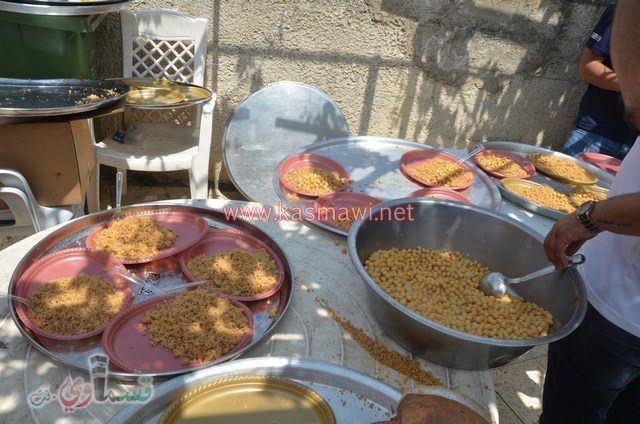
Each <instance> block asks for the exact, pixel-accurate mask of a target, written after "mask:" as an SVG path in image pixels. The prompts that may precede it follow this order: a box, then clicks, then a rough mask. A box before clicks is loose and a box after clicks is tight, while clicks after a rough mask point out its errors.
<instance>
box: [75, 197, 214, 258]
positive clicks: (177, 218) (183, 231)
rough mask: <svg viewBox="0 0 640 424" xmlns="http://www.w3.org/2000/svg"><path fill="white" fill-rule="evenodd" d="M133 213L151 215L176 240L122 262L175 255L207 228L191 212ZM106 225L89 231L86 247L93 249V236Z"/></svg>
mask: <svg viewBox="0 0 640 424" xmlns="http://www.w3.org/2000/svg"><path fill="white" fill-rule="evenodd" d="M135 215H138V216H153V218H154V219H155V221H156V222H157V223H158V225H161V226H163V227H165V228H168V229H170V230H171V231H173V234H174V235H175V236H176V241H175V243H174V245H173V246H171V247H168V248H166V249H162V250H160V252H158V254H157V255H155V256H154V257H151V258H145V259H127V260H122V261H121V262H122V263H123V264H140V263H145V262H151V261H156V260H158V259H162V258H166V257H168V256H172V255H175V254H176V253H178V252H182V251H183V250H184V249H186V248H188V247H190V246H192V245H193V244H194V243H196V242H197V241H198V240H200V239H201V238H202V237H204V235H205V234H207V231H208V230H209V224H207V221H205V220H204V219H203V218H201V217H199V216H198V215H195V214H192V213H187V212H177V211H166V210H157V211H148V212H141V213H138V214H135ZM106 226H107V224H106V223H105V224H102V225H100V226H99V227H97V228H95V229H94V230H93V231H91V233H89V235H88V236H87V241H86V244H87V247H89V248H91V249H95V238H96V236H97V235H98V233H100V231H102V230H104V229H105V228H106Z"/></svg>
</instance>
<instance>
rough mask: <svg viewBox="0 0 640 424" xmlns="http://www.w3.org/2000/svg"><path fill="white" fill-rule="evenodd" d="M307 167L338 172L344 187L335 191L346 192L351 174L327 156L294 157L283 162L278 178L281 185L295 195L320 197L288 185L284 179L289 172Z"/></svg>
mask: <svg viewBox="0 0 640 424" xmlns="http://www.w3.org/2000/svg"><path fill="white" fill-rule="evenodd" d="M305 167H313V168H319V169H322V170H324V171H328V172H337V173H338V175H339V176H340V178H342V181H343V183H342V186H341V187H340V188H338V189H337V190H335V191H340V190H344V189H345V187H346V186H347V185H348V184H349V173H348V172H347V170H346V169H344V168H343V167H342V165H340V164H339V163H338V162H336V161H335V160H333V159H329V158H328V157H326V156H321V155H314V154H311V153H302V154H299V155H294V156H291V157H289V158H287V159H285V160H284V161H282V163H281V164H280V166H278V178H279V179H280V183H281V184H282V185H283V186H285V187H286V188H287V189H288V190H291V191H293V192H294V193H298V194H302V195H303V196H310V197H318V196H319V195H320V194H319V193H311V192H307V191H303V190H300V189H298V188H296V187H293V186H291V185H290V184H288V183H287V182H286V181H285V179H284V176H285V175H286V174H287V173H288V172H290V171H293V170H295V169H299V168H305ZM325 194H329V193H325Z"/></svg>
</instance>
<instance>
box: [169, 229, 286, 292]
mask: <svg viewBox="0 0 640 424" xmlns="http://www.w3.org/2000/svg"><path fill="white" fill-rule="evenodd" d="M229 249H242V250H246V251H247V252H251V253H253V252H256V251H257V250H259V249H264V250H265V251H266V252H267V254H268V255H269V256H270V257H271V259H273V261H274V262H275V264H276V267H277V268H278V279H277V283H276V285H275V287H273V288H272V289H271V290H269V291H266V292H264V293H262V294H259V295H256V296H233V295H229V294H226V293H221V292H220V293H219V294H220V295H221V296H222V297H227V298H229V299H234V300H237V301H240V302H250V301H253V300H259V299H266V298H267V297H269V296H271V295H272V294H274V293H275V292H277V291H278V290H280V287H281V286H282V283H283V282H284V266H283V265H282V261H280V258H278V256H277V255H276V254H275V252H274V251H273V250H271V249H270V248H269V247H268V246H267V245H266V244H264V243H263V242H261V241H260V240H258V239H257V238H255V237H251V236H250V235H248V234H245V233H241V232H239V231H235V230H225V229H211V230H209V232H208V233H207V235H205V236H204V237H203V238H202V240H200V241H198V242H197V243H196V244H194V245H193V246H191V247H190V248H189V249H187V250H185V251H184V252H182V254H181V255H180V268H182V271H183V272H184V273H185V275H186V276H187V278H189V280H191V281H197V278H196V277H194V275H193V274H192V273H191V271H189V268H188V267H187V264H188V263H189V261H190V260H191V259H192V258H194V257H196V256H198V255H212V254H215V253H221V252H224V251H225V250H229ZM207 288H210V287H208V286H207Z"/></svg>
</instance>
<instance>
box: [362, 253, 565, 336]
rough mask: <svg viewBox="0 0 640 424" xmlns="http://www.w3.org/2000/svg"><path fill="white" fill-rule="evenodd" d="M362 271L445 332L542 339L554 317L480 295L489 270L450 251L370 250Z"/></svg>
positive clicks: (507, 299) (533, 307) (508, 299)
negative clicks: (441, 326)
mask: <svg viewBox="0 0 640 424" xmlns="http://www.w3.org/2000/svg"><path fill="white" fill-rule="evenodd" d="M365 269H366V270H367V272H368V273H369V275H370V276H371V278H372V279H373V280H374V281H375V282H376V283H377V284H378V285H379V286H380V288H382V289H383V290H384V291H385V292H386V293H387V294H389V295H390V296H391V297H393V298H394V299H395V300H397V301H398V302H400V303H401V304H403V305H405V306H406V307H407V308H409V309H411V310H412V311H414V312H417V313H419V314H420V315H422V316H424V317H426V318H428V319H430V320H432V321H435V322H438V323H440V324H442V325H445V326H447V327H451V328H454V329H456V330H459V331H464V332H466V333H471V334H476V335H479V336H484V337H492V338H501V339H530V338H534V337H540V336H545V335H547V332H548V331H549V328H550V327H551V325H552V324H553V316H552V315H551V314H550V313H549V312H547V311H545V310H544V309H543V308H541V307H540V306H538V305H536V304H534V303H531V302H526V301H524V300H523V299H520V298H515V297H514V298H511V297H509V296H504V297H502V298H499V299H498V298H495V297H493V296H487V295H485V294H484V293H483V292H482V291H481V290H480V288H479V283H480V279H481V278H482V276H483V275H484V274H485V273H487V272H489V269H488V268H487V267H485V266H482V265H480V264H479V263H478V262H477V261H470V260H468V259H466V258H465V257H464V256H463V255H462V254H460V253H459V252H455V251H440V250H429V249H425V248H423V247H418V248H414V249H396V248H394V249H389V250H378V251H375V252H374V253H373V254H372V255H371V256H370V257H369V258H368V259H367V260H366V261H365Z"/></svg>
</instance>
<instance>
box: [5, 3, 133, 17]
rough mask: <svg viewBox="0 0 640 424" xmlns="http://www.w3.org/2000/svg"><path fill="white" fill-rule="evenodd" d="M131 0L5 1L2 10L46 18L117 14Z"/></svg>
mask: <svg viewBox="0 0 640 424" xmlns="http://www.w3.org/2000/svg"><path fill="white" fill-rule="evenodd" d="M130 2H131V0H89V1H85V0H53V1H48V0H31V1H19V0H4V1H0V10H1V11H6V12H13V13H24V14H31V15H45V16H83V15H96V14H100V13H109V12H117V11H119V10H120V9H124V8H125V6H127V4H129V3H130Z"/></svg>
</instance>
